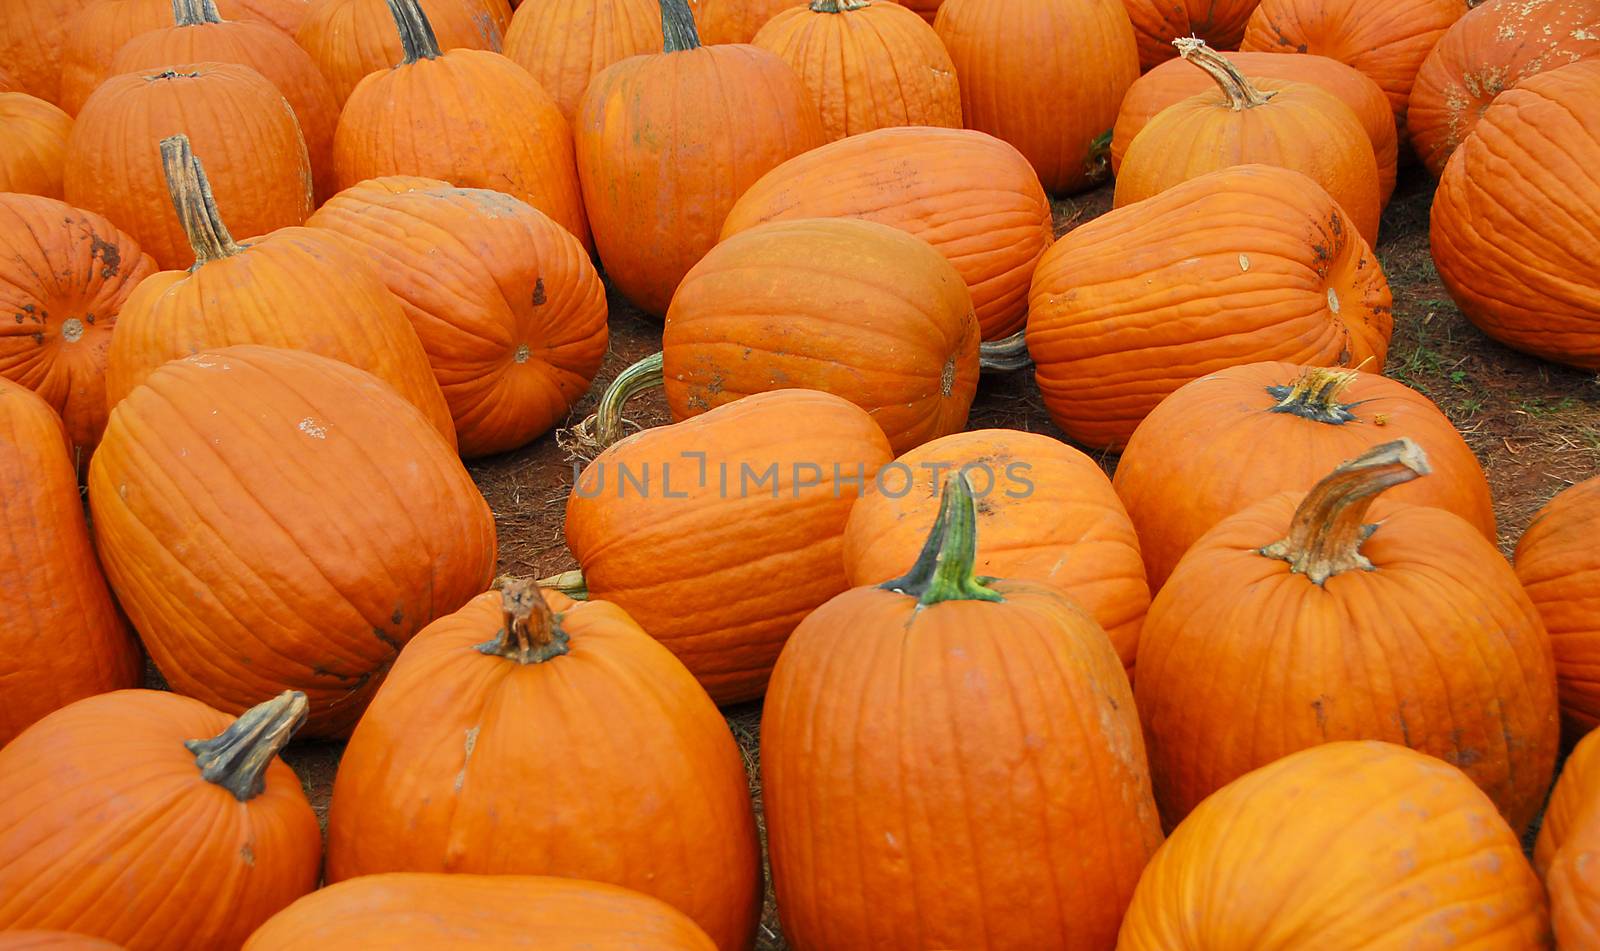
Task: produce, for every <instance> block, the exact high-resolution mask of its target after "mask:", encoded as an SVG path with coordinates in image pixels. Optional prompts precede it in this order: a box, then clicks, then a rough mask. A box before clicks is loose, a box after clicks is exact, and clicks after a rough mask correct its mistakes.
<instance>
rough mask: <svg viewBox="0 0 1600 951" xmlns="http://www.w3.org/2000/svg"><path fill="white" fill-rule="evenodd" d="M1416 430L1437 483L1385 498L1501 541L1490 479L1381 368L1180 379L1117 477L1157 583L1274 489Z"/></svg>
mask: <svg viewBox="0 0 1600 951" xmlns="http://www.w3.org/2000/svg"><path fill="white" fill-rule="evenodd" d="M1400 436H1409V437H1410V438H1411V439H1413V440H1414V441H1416V443H1417V445H1419V446H1421V447H1422V448H1423V450H1424V451H1425V452H1427V454H1428V462H1429V464H1430V465H1431V466H1432V467H1433V471H1434V473H1435V478H1431V479H1418V480H1416V481H1415V482H1410V483H1407V484H1406V485H1402V486H1398V487H1396V488H1395V489H1392V490H1391V492H1390V494H1389V496H1387V497H1388V498H1390V499H1392V500H1395V501H1400V502H1407V503H1410V504H1413V505H1432V506H1435V507H1437V508H1442V509H1445V510H1447V511H1451V512H1454V513H1456V514H1457V515H1459V516H1461V517H1462V518H1464V519H1466V520H1467V521H1468V522H1470V523H1471V524H1472V525H1473V527H1475V528H1477V529H1478V531H1479V532H1480V533H1482V534H1483V537H1484V538H1486V539H1488V540H1489V541H1491V542H1493V541H1495V540H1496V535H1495V522H1494V506H1493V504H1492V502H1491V500H1490V498H1489V482H1488V480H1487V479H1486V478H1484V474H1483V469H1482V467H1480V466H1479V465H1478V457H1477V456H1475V455H1473V453H1472V450H1471V449H1469V448H1468V447H1467V444H1466V441H1465V440H1463V439H1462V438H1461V434H1460V433H1458V432H1457V431H1456V428H1455V425H1454V424H1453V423H1451V422H1450V420H1449V418H1447V417H1446V416H1445V415H1444V414H1443V413H1441V412H1440V411H1439V408H1438V407H1436V406H1434V405H1433V402H1432V401H1431V400H1429V399H1428V398H1427V397H1426V396H1423V395H1422V394H1421V393H1418V392H1417V391H1416V390H1413V389H1411V388H1410V387H1409V386H1406V385H1405V384H1403V383H1400V382H1398V381H1396V380H1391V379H1389V378H1388V377H1384V376H1380V375H1378V374H1376V373H1360V372H1355V371H1349V370H1330V369H1327V368H1324V367H1317V366H1302V365H1299V364H1295V363H1280V362H1276V361H1270V360H1269V361H1265V362H1262V363H1249V364H1242V365H1239V366H1233V367H1226V368H1224V369H1221V370H1218V371H1216V372H1214V373H1208V374H1206V375H1205V376H1202V377H1200V378H1198V379H1196V380H1193V381H1191V382H1189V383H1185V384H1184V385H1183V386H1182V387H1180V388H1178V390H1177V391H1176V392H1174V393H1173V394H1172V395H1171V396H1168V397H1167V398H1166V399H1164V400H1162V401H1161V403H1160V405H1158V406H1157V407H1156V408H1155V409H1154V410H1152V411H1151V412H1150V415H1149V416H1146V417H1145V419H1144V422H1142V423H1140V424H1139V427H1138V428H1137V429H1135V430H1134V431H1133V436H1132V437H1131V438H1129V440H1128V445H1127V447H1126V448H1125V449H1123V451H1122V457H1121V458H1120V459H1119V460H1118V461H1117V471H1116V475H1115V477H1114V478H1113V479H1112V485H1114V486H1115V487H1116V490H1117V494H1118V495H1119V496H1121V497H1122V501H1123V503H1124V504H1125V505H1127V507H1128V515H1129V516H1130V517H1131V518H1132V519H1133V527H1134V528H1136V529H1138V532H1139V550H1140V551H1141V552H1143V553H1144V562H1145V565H1146V566H1148V568H1149V576H1150V586H1151V588H1152V589H1157V590H1159V589H1160V587H1161V586H1162V585H1163V584H1164V583H1166V580H1167V576H1168V575H1170V574H1172V569H1173V567H1174V566H1175V565H1177V563H1178V559H1179V558H1182V557H1183V553H1184V552H1186V551H1188V550H1189V546H1191V545H1193V544H1194V543H1195V541H1196V540H1197V539H1199V538H1200V536H1202V535H1204V534H1205V533H1206V532H1207V531H1208V530H1210V528H1211V527H1212V526H1213V525H1215V524H1217V523H1218V522H1220V521H1222V520H1223V519H1224V518H1227V517H1228V516H1229V515H1232V514H1234V513H1235V512H1238V511H1241V510H1243V509H1245V508H1248V507H1250V506H1251V505H1254V504H1255V503H1257V502H1259V501H1261V500H1262V499H1265V498H1267V497H1269V496H1272V495H1274V494H1276V493H1278V492H1287V491H1291V490H1294V491H1301V492H1304V491H1306V490H1308V489H1310V488H1311V487H1312V486H1313V485H1315V484H1316V482H1317V480H1318V479H1320V478H1322V477H1323V476H1325V475H1327V474H1328V471H1329V470H1331V469H1332V468H1333V467H1334V466H1336V465H1338V464H1339V463H1340V462H1343V461H1344V460H1346V459H1349V458H1351V457H1353V456H1358V455H1360V454H1361V453H1362V452H1364V451H1366V450H1368V449H1371V448H1372V447H1373V446H1376V445H1378V444H1379V443H1384V442H1388V441H1390V440H1392V439H1395V438H1398V437H1400Z"/></svg>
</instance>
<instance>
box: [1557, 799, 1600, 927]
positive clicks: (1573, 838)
mask: <svg viewBox="0 0 1600 951" xmlns="http://www.w3.org/2000/svg"><path fill="white" fill-rule="evenodd" d="M1597 870H1600V820H1596V819H1595V818H1594V814H1593V813H1592V812H1591V813H1589V814H1588V816H1587V818H1586V819H1585V821H1583V822H1581V823H1580V824H1579V825H1578V826H1577V827H1576V828H1574V829H1573V830H1572V834H1571V835H1569V836H1568V837H1567V842H1566V844H1565V845H1563V846H1562V847H1561V849H1560V850H1559V851H1558V852H1556V854H1555V856H1554V857H1553V858H1552V859H1551V860H1550V869H1549V872H1548V873H1547V874H1546V876H1545V884H1546V885H1547V886H1548V887H1549V891H1550V917H1551V920H1552V924H1554V926H1555V934H1556V947H1558V948H1593V947H1597V946H1600V871H1597Z"/></svg>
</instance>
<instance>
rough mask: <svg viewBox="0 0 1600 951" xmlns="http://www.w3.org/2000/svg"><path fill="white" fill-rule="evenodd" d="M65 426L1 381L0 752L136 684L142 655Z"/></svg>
mask: <svg viewBox="0 0 1600 951" xmlns="http://www.w3.org/2000/svg"><path fill="white" fill-rule="evenodd" d="M67 450H68V445H67V440H66V433H65V432H64V431H63V430H62V428H61V420H60V418H59V417H57V416H56V414H55V413H54V412H53V411H52V410H51V409H50V407H49V406H47V405H46V404H45V402H44V401H43V400H41V399H39V397H38V396H36V395H34V394H33V393H32V392H30V391H29V390H27V389H25V388H23V387H21V386H18V385H17V384H15V383H12V382H10V381H9V380H6V379H3V378H0V482H3V483H4V485H5V486H6V491H5V492H4V493H3V494H0V526H3V528H0V533H3V534H0V538H3V539H4V541H3V544H0V576H3V577H4V578H5V579H6V581H5V583H4V584H3V585H0V683H4V684H5V691H4V693H3V694H0V746H5V745H6V744H7V743H9V742H11V739H12V738H13V737H15V736H16V735H17V734H18V733H21V732H22V731H23V730H24V729H25V728H26V727H28V726H30V725H31V724H32V723H33V722H34V721H35V720H38V719H39V718H40V717H42V716H44V715H45V714H47V713H50V712H51V711H53V710H56V709H59V708H61V707H64V706H66V705H67V704H69V703H71V702H73V701H74V700H78V699H81V698H83V697H89V696H93V695H94V694H97V693H105V692H107V691H109V690H121V689H123V688H125V687H134V686H137V685H138V683H139V679H140V677H141V676H143V674H144V657H143V656H142V655H141V654H140V652H139V646H138V645H137V644H136V643H134V640H133V637H132V636H131V635H130V634H129V632H128V626H127V625H126V624H125V623H123V620H122V617H121V615H120V614H118V613H117V607H116V605H115V604H113V603H112V601H111V591H110V589H108V588H107V587H106V579H105V577H104V576H103V575H101V574H100V563H99V561H98V560H96V558H95V554H94V546H93V545H91V544H90V542H89V527H88V525H86V524H85V523H84V520H83V497H82V496H80V495H79V494H78V474H77V471H76V470H75V469H74V468H73V460H72V458H71V457H70V456H68V455H67Z"/></svg>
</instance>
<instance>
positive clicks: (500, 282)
mask: <svg viewBox="0 0 1600 951" xmlns="http://www.w3.org/2000/svg"><path fill="white" fill-rule="evenodd" d="M307 224H310V225H313V226H315V227H319V228H326V229H328V230H329V231H330V232H333V233H336V234H339V235H342V236H344V237H345V238H347V239H349V242H350V243H351V245H352V246H353V247H354V248H355V249H357V250H358V251H359V252H360V253H361V255H362V256H364V257H365V258H366V260H367V262H368V263H370V264H371V266H372V269H373V270H374V271H375V272H377V273H378V274H380V275H382V277H383V280H384V281H385V282H386V283H387V284H388V286H389V289H390V290H391V291H393V292H394V294H395V296H397V297H399V298H400V302H401V304H402V305H404V307H405V311H406V315H407V316H408V317H410V318H411V324H412V326H413V327H415V328H416V331H417V335H418V336H419V337H421V339H422V347H423V349H424V350H426V351H427V355H428V361H429V362H430V363H431V364H432V366H433V372H434V375H435V377H436V378H437V379H438V381H439V385H440V386H441V387H443V389H444V397H445V400H446V401H447V402H448V403H449V404H450V415H451V416H452V417H453V418H454V420H455V429H456V435H457V438H458V439H459V440H460V443H461V453H462V455H465V456H483V455H488V454H490V453H495V452H502V451H504V450H507V449H514V448H516V447H518V446H521V445H523V444H525V443H527V442H530V441H532V440H533V439H535V438H537V437H539V436H540V435H543V434H544V433H545V432H546V431H547V430H549V429H550V427H552V426H554V425H555V424H556V423H557V422H559V421H560V420H561V419H563V418H564V417H565V416H566V415H567V412H568V411H569V410H570V409H571V408H572V404H574V403H576V402H577V401H578V400H579V399H580V398H581V397H582V396H583V395H584V393H586V392H588V389H589V383H590V381H592V380H593V379H594V375H595V373H596V372H598V371H599V369H600V362H601V361H602V360H603V359H604V358H605V355H606V345H607V342H608V340H609V336H608V333H607V329H606V292H605V287H604V285H602V284H601V283H600V275H599V274H597V273H596V272H595V269H594V265H592V264H590V263H589V255H588V254H587V253H585V252H584V249H583V245H581V244H579V243H578V239H576V238H574V237H573V236H572V235H570V234H568V233H567V232H566V231H565V230H564V229H562V227H561V226H560V225H558V224H556V223H555V222H554V221H552V220H550V218H549V217H547V216H546V215H545V214H544V213H543V212H540V211H538V210H536V209H534V208H533V207H531V206H529V205H527V204H524V203H523V202H521V201H518V200H517V199H515V198H512V197H511V196H510V195H504V194H501V193H499V192H491V191H485V190H482V189H476V188H471V189H468V188H455V187H452V186H450V185H447V184H445V183H444V182H439V181H432V180H429V179H418V178H379V179H373V180H371V181H368V182H363V183H362V184H360V185H357V186H356V187H354V188H351V189H348V190H346V191H343V192H340V193H339V194H338V195H335V196H334V197H333V198H332V199H331V200H330V201H329V202H328V203H327V204H325V205H323V206H322V207H321V208H320V209H318V210H317V212H316V214H314V215H312V216H311V219H310V220H309V221H308V222H307Z"/></svg>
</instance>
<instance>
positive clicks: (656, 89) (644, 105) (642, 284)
mask: <svg viewBox="0 0 1600 951" xmlns="http://www.w3.org/2000/svg"><path fill="white" fill-rule="evenodd" d="M661 16H662V23H663V25H664V30H665V36H666V39H665V42H664V43H663V52H661V53H653V54H650V55H647V56H634V57H630V58H628V59H626V60H623V61H622V62H619V63H616V64H615V65H612V66H609V67H607V68H606V69H605V70H603V71H601V73H600V74H599V75H597V76H595V78H594V81H593V82H591V83H590V84H589V91H588V92H586V93H584V95H583V101H582V103H581V104H580V105H579V107H578V119H577V123H576V133H577V146H578V175H579V178H580V179H581V181H582V183H583V200H584V204H585V206H586V207H587V208H588V211H589V221H590V223H591V224H592V225H593V226H594V240H595V245H596V246H597V247H598V248H599V250H600V259H601V261H603V262H604V263H605V266H606V273H607V275H608V276H609V277H610V278H611V280H612V283H614V284H615V285H616V286H617V288H618V289H620V290H621V291H622V293H623V294H625V295H626V296H627V297H628V299H629V300H631V301H632V302H633V303H634V304H635V305H637V306H638V307H639V308H640V309H641V310H643V311H645V312H646V313H649V314H653V315H656V316H660V315H662V314H665V313H666V312H667V304H668V303H669V302H670V301H671V300H672V293H673V291H674V290H676V289H677V287H678V282H679V281H681V280H683V276H684V275H685V274H687V273H688V272H689V268H691V267H693V266H694V264H695V262H697V261H699V260H700V259H701V257H703V256H704V255H705V253H706V252H707V251H709V250H711V246H712V245H714V244H716V243H717V236H718V234H720V233H721V231H722V222H723V219H724V218H726V217H727V215H728V210H729V209H731V208H732V207H733V203H734V201H736V200H737V199H738V197H739V196H740V195H741V194H743V193H744V190H745V189H746V188H749V187H750V186H751V185H752V184H754V183H755V181H756V179H758V178H760V177H761V176H762V175H765V174H766V173H767V172H769V171H771V170H772V169H773V168H774V167H775V166H777V165H778V164H779V163H781V162H783V161H784V160H786V159H789V158H792V157H794V156H796V155H799V154H800V153H801V152H804V151H806V150H808V149H811V148H815V147H816V146H818V145H821V144H822V143H823V141H824V138H823V134H822V120H821V119H820V117H819V116H818V113H817V107H816V104H815V103H813V102H812V101H811V97H810V95H809V94H808V93H807V92H806V88H805V86H804V85H803V84H802V83H801V82H800V79H799V77H797V76H796V75H795V74H794V71H793V70H792V69H790V68H789V66H788V65H787V64H786V63H784V62H783V60H780V59H779V58H778V57H776V56H774V55H773V54H771V53H769V52H767V51H766V50H763V49H757V48H756V47H753V46H742V45H740V46H701V45H700V40H699V38H698V37H697V36H696V35H695V27H694V18H693V17H692V16H691V15H690V13H689V8H688V5H687V4H686V3H685V0H661Z"/></svg>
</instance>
